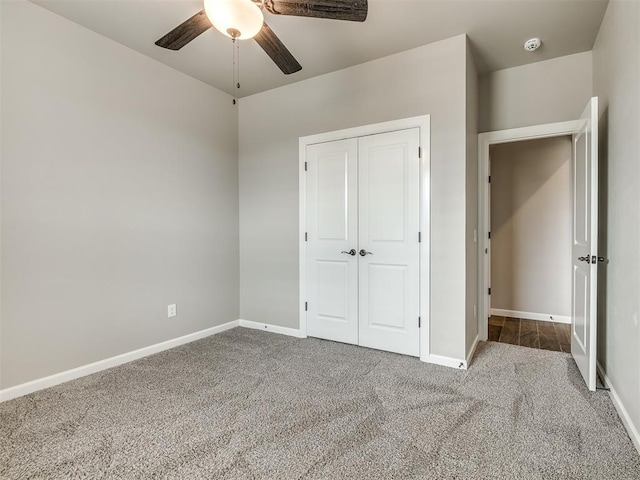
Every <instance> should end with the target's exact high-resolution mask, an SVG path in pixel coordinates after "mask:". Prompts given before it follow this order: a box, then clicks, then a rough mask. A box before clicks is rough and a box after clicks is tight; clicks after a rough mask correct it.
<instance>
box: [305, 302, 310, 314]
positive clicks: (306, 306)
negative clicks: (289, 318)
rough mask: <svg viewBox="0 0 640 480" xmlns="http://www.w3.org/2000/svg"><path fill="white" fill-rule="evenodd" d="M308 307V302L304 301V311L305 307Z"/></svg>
mask: <svg viewBox="0 0 640 480" xmlns="http://www.w3.org/2000/svg"><path fill="white" fill-rule="evenodd" d="M308 307H309V304H308V303H307V302H304V311H305V312H306V311H307V308H308Z"/></svg>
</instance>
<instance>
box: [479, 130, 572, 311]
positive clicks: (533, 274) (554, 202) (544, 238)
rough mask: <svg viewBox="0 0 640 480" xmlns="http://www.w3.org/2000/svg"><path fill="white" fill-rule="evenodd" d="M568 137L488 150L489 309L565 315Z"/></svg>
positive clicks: (567, 307) (568, 230) (568, 256)
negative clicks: (489, 219) (489, 226)
mask: <svg viewBox="0 0 640 480" xmlns="http://www.w3.org/2000/svg"><path fill="white" fill-rule="evenodd" d="M571 151H572V142H571V137H555V138H543V139H538V140H529V141H525V142H513V143H504V144H499V145H492V146H491V149H490V155H491V307H492V308H499V309H504V310H515V311H520V312H531V313H539V314H545V315H554V316H558V315H562V316H570V315H571V225H572V220H571V218H572V213H571V189H572V187H571V182H572V179H571Z"/></svg>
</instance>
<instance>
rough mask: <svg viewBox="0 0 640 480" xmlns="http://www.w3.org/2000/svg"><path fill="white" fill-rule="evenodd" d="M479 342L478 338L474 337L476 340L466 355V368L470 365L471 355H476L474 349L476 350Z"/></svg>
mask: <svg viewBox="0 0 640 480" xmlns="http://www.w3.org/2000/svg"><path fill="white" fill-rule="evenodd" d="M479 341H480V337H479V336H478V335H476V338H475V339H474V340H473V345H471V350H469V354H468V355H467V367H468V366H469V365H471V359H472V358H473V355H474V354H475V353H476V348H478V342H479Z"/></svg>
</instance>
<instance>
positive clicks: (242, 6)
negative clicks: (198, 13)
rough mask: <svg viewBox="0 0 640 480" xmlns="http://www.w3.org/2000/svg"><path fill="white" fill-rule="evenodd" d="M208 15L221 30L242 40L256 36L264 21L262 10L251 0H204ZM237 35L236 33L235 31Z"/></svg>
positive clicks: (228, 35)
mask: <svg viewBox="0 0 640 480" xmlns="http://www.w3.org/2000/svg"><path fill="white" fill-rule="evenodd" d="M204 11H205V12H206V13H207V17H209V20H210V21H211V23H212V24H213V26H214V27H215V28H216V30H219V31H220V32H222V33H224V34H225V35H226V36H227V37H232V38H233V35H232V34H231V32H240V35H239V36H236V38H239V39H241V40H245V39H249V38H253V37H255V36H256V35H257V34H258V32H259V31H260V29H261V28H262V25H263V23H264V16H263V15H262V10H260V7H258V5H256V4H255V3H254V2H252V1H251V0H204ZM234 35H235V33H234Z"/></svg>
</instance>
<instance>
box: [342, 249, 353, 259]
mask: <svg viewBox="0 0 640 480" xmlns="http://www.w3.org/2000/svg"><path fill="white" fill-rule="evenodd" d="M340 253H346V254H347V255H351V256H352V257H355V256H356V249H355V248H352V249H351V250H349V251H348V252H347V251H346V250H343V251H342V252H340Z"/></svg>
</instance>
